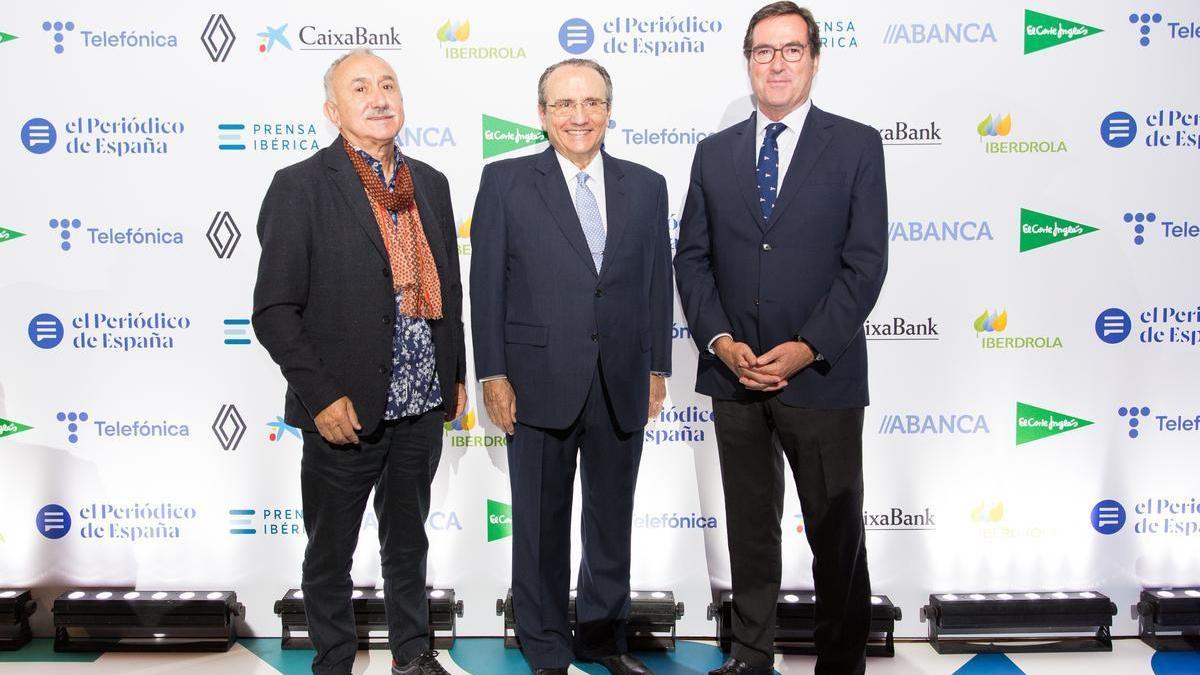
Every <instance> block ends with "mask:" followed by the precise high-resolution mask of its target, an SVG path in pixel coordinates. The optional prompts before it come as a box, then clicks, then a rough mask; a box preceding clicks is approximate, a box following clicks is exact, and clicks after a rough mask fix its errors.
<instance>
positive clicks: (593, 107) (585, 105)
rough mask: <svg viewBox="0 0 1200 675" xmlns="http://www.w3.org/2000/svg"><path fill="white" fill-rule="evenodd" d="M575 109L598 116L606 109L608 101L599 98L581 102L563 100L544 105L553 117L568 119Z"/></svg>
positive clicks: (586, 99)
mask: <svg viewBox="0 0 1200 675" xmlns="http://www.w3.org/2000/svg"><path fill="white" fill-rule="evenodd" d="M577 108H582V109H583V112H584V113H585V114H588V115H599V114H600V113H602V112H604V111H605V109H607V108H608V101H605V100H604V99H600V98H585V99H583V100H582V101H571V100H567V99H563V100H561V101H555V102H553V103H547V104H546V109H547V110H549V111H550V114H551V115H554V116H555V117H569V116H570V115H571V114H572V113H574V112H575V110H576V109H577Z"/></svg>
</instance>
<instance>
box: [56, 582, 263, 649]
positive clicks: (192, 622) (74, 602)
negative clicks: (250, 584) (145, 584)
mask: <svg viewBox="0 0 1200 675" xmlns="http://www.w3.org/2000/svg"><path fill="white" fill-rule="evenodd" d="M52 611H53V612H54V651H56V652H97V651H172V652H174V651H186V652H193V651H201V652H208V651H216V652H223V651H228V650H229V648H230V647H232V646H233V643H234V642H235V641H236V640H237V633H236V629H235V626H234V623H233V619H234V617H237V616H244V614H245V608H244V607H243V606H242V604H241V603H239V602H238V601H237V593H234V592H233V591H145V590H115V589H114V590H93V589H89V590H75V591H68V592H65V593H63V594H62V595H60V596H59V597H58V599H57V600H55V601H54V608H53V610H52Z"/></svg>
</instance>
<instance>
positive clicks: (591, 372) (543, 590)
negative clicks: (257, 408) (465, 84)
mask: <svg viewBox="0 0 1200 675" xmlns="http://www.w3.org/2000/svg"><path fill="white" fill-rule="evenodd" d="M611 104H612V80H611V79H610V78H609V75H608V72H607V71H606V70H605V69H604V68H603V67H602V66H600V65H599V64H598V63H596V62H595V61H590V60H586V59H568V60H566V61H563V62H561V63H558V64H555V65H553V66H551V67H550V68H547V69H546V71H545V72H544V73H543V74H542V77H541V79H540V80H539V82H538V113H539V115H540V116H541V121H542V128H543V129H545V130H546V134H547V136H548V137H549V139H550V144H551V146H552V147H551V148H549V149H547V150H546V151H545V152H542V153H541V154H538V155H532V156H528V157H521V158H517V159H510V160H505V161H500V162H495V163H492V164H490V165H488V166H487V167H485V168H484V170H483V176H482V178H481V179H480V185H479V195H478V197H477V199H476V202H475V213H474V216H473V221H472V226H471V248H472V250H473V251H474V253H473V255H472V257H471V321H472V325H471V328H472V335H473V337H474V348H475V372H476V374H477V376H478V377H479V379H480V380H481V381H482V382H483V399H484V404H485V406H486V408H487V412H488V416H489V417H490V418H491V420H492V422H493V423H495V424H496V425H497V426H499V427H500V428H502V429H503V430H504V431H505V432H506V433H507V434H509V436H508V441H509V444H508V462H509V475H510V480H511V482H512V499H513V550H512V572H513V603H514V608H515V611H516V619H517V636H518V637H519V639H520V641H521V649H522V651H523V652H524V653H525V658H526V660H527V661H528V662H529V665H530V666H531V667H532V668H533V669H534V671H535V672H537V673H546V674H559V675H561V674H564V673H566V668H567V666H569V665H570V663H571V661H572V658H573V656H577V657H579V658H581V659H584V660H589V661H598V662H600V663H601V664H603V665H604V666H605V667H606V668H608V670H609V671H611V672H613V673H615V674H618V675H625V674H630V673H648V672H649V671H648V670H647V669H646V667H645V665H644V664H642V663H641V662H640V661H638V660H637V658H635V657H633V656H632V655H630V654H628V653H627V647H626V643H625V623H626V620H627V618H628V614H629V555H630V529H631V526H632V518H633V493H634V487H635V485H636V483H637V471H638V463H639V462H640V460H641V454H642V438H643V433H644V432H643V429H644V427H645V425H646V421H647V419H648V418H653V417H656V416H657V415H658V414H659V411H660V410H661V408H662V402H663V398H664V396H665V394H666V384H665V382H664V378H665V377H666V376H667V375H668V373H669V371H670V369H671V314H672V309H671V304H672V302H671V252H670V242H669V240H668V236H667V187H666V181H664V180H663V177H662V176H660V175H659V174H657V173H655V172H653V171H651V170H649V169H647V168H646V167H643V166H640V165H638V164H634V163H632V162H626V161H623V160H619V159H617V158H615V157H612V156H611V155H609V154H608V153H606V152H603V151H602V149H601V144H602V143H603V141H604V131H605V129H607V127H608V117H609V112H610V107H611ZM576 453H578V455H579V457H580V463H581V464H582V469H581V472H580V473H581V483H582V494H583V523H582V533H581V534H582V542H583V558H582V561H581V563H580V567H579V581H578V586H577V596H576V617H577V619H578V624H577V627H576V631H575V635H574V640H573V641H572V638H571V634H570V630H569V628H568V623H567V608H568V592H569V590H570V585H571V581H570V573H571V558H570V553H571V532H570V527H571V498H572V493H573V486H574V481H575V465H576Z"/></svg>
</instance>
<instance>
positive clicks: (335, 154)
mask: <svg viewBox="0 0 1200 675" xmlns="http://www.w3.org/2000/svg"><path fill="white" fill-rule="evenodd" d="M325 167H326V169H327V170H328V171H329V176H330V178H331V179H332V180H333V184H334V185H336V186H337V189H338V192H340V193H342V198H343V199H344V200H346V206H347V207H348V208H349V209H350V213H351V214H352V215H353V216H354V221H355V222H356V223H357V224H358V226H359V227H361V228H362V229H363V232H365V233H366V235H367V239H369V240H370V241H371V243H372V244H373V245H374V246H375V250H376V252H378V253H379V255H380V256H381V257H382V258H383V259H384V260H385V261H386V260H387V259H388V257H387V249H386V248H384V246H383V237H382V236H381V235H380V234H379V222H378V221H376V220H375V212H374V211H372V210H371V201H370V199H368V197H367V191H366V190H365V189H364V188H363V185H362V181H361V180H359V178H358V172H357V171H355V170H354V165H353V164H351V163H350V158H349V157H347V156H346V151H345V150H344V148H343V146H342V137H341V136H338V137H337V139H335V140H334V141H333V143H331V144H330V145H329V146H328V147H326V148H325ZM422 216H423V214H422Z"/></svg>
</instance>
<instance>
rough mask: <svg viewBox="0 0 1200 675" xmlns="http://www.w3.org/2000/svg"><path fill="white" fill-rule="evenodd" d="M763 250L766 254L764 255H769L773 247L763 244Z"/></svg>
mask: <svg viewBox="0 0 1200 675" xmlns="http://www.w3.org/2000/svg"><path fill="white" fill-rule="evenodd" d="M762 250H763V252H764V253H769V252H770V251H771V245H770V244H763V245H762Z"/></svg>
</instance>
